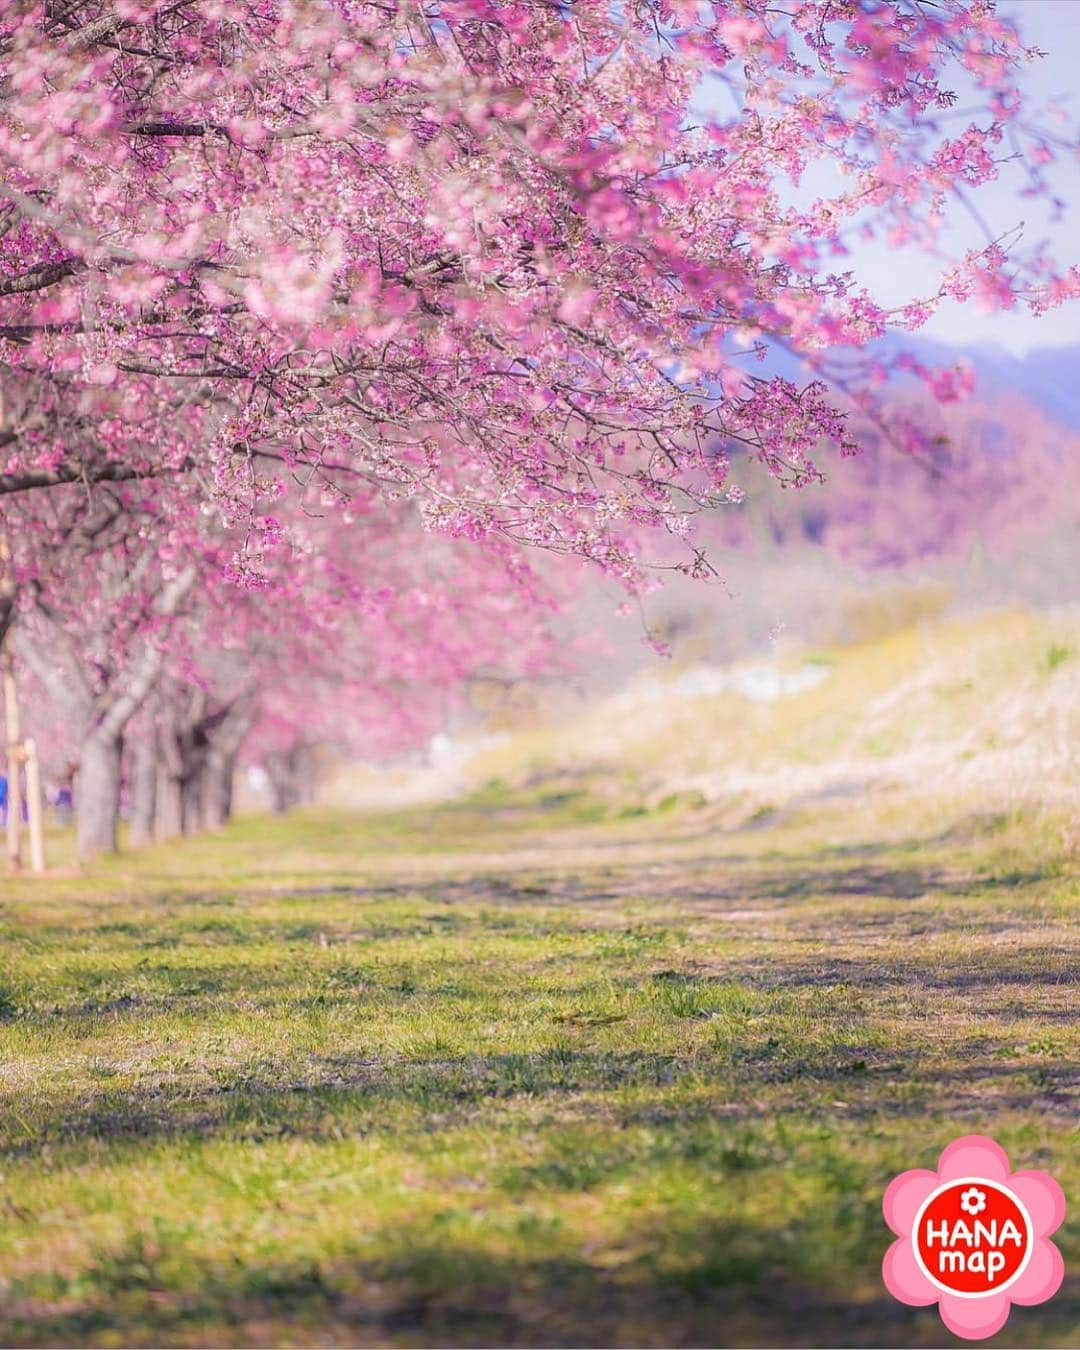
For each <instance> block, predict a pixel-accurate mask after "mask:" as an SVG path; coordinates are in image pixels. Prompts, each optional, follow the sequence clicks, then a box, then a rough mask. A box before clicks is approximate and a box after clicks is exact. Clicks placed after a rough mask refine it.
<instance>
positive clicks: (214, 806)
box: [202, 746, 236, 830]
mask: <svg viewBox="0 0 1080 1350" xmlns="http://www.w3.org/2000/svg"><path fill="white" fill-rule="evenodd" d="M235 773H236V755H235V754H230V753H228V752H227V751H224V750H221V749H218V748H216V747H213V746H212V747H211V749H210V753H209V754H208V755H207V757H206V768H205V769H204V771H203V776H202V818H203V825H204V826H205V827H206V829H208V830H220V829H221V828H222V827H223V826H225V825H227V824H228V823H229V818H230V817H231V816H232V797H233V776H234V774H235Z"/></svg>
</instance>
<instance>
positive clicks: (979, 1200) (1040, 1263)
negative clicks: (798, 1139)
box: [881, 1134, 1065, 1341]
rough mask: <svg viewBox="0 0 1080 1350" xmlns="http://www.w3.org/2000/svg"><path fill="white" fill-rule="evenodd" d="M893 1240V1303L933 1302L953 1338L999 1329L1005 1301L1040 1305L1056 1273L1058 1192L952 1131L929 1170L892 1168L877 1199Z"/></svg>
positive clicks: (991, 1145) (889, 1263) (989, 1147)
mask: <svg viewBox="0 0 1080 1350" xmlns="http://www.w3.org/2000/svg"><path fill="white" fill-rule="evenodd" d="M882 1209H883V1210H884V1212H885V1222H886V1223H887V1224H888V1225H889V1227H890V1228H891V1229H892V1231H893V1232H894V1233H895V1234H896V1236H897V1241H896V1242H894V1243H893V1244H892V1246H891V1247H890V1248H889V1250H888V1251H887V1252H886V1253H885V1260H884V1261H883V1262H882V1266H881V1273H882V1276H883V1277H884V1280H885V1287H886V1289H888V1291H889V1293H890V1294H892V1296H893V1297H894V1298H897V1299H899V1300H900V1302H901V1303H909V1304H912V1305H913V1306H915V1307H924V1306H925V1305H927V1304H929V1303H937V1305H938V1311H939V1312H940V1313H941V1320H942V1321H943V1322H944V1323H945V1325H946V1326H947V1327H948V1328H949V1330H950V1331H951V1332H953V1334H954V1335H956V1336H963V1337H964V1338H965V1339H967V1340H970V1341H978V1340H983V1339H984V1338H985V1337H987V1336H992V1335H993V1334H994V1333H995V1332H996V1331H1000V1330H1001V1328H1002V1327H1003V1326H1004V1325H1005V1322H1006V1320H1007V1318H1008V1316H1009V1308H1010V1306H1011V1305H1012V1304H1013V1303H1020V1304H1023V1305H1025V1306H1030V1305H1031V1304H1034V1303H1045V1302H1046V1300H1047V1299H1048V1298H1052V1297H1053V1296H1054V1294H1056V1293H1057V1290H1058V1287H1059V1285H1060V1284H1061V1281H1062V1277H1063V1276H1064V1274H1065V1266H1064V1263H1063V1262H1062V1259H1061V1253H1060V1252H1059V1251H1058V1249H1057V1248H1056V1247H1055V1246H1054V1244H1053V1243H1052V1242H1051V1241H1050V1234H1051V1233H1053V1232H1054V1231H1055V1230H1056V1229H1057V1228H1058V1227H1059V1226H1060V1224H1061V1221H1062V1220H1063V1219H1064V1217H1065V1196H1064V1194H1063V1193H1062V1190H1061V1187H1060V1186H1059V1185H1058V1184H1057V1182H1056V1181H1055V1180H1054V1179H1053V1177H1051V1176H1049V1175H1048V1174H1047V1173H1046V1172H1013V1171H1011V1170H1010V1167H1009V1157H1008V1154H1007V1153H1006V1152H1005V1150H1004V1149H1003V1148H1002V1147H1001V1146H1000V1144H996V1143H995V1142H994V1140H993V1139H988V1138H987V1137H986V1136H985V1135H982V1134H967V1135H964V1136H963V1137H962V1138H960V1139H954V1140H953V1142H952V1143H951V1144H950V1145H949V1146H948V1148H947V1149H946V1150H945V1151H944V1153H942V1155H941V1157H940V1158H939V1159H938V1166H937V1171H936V1172H930V1171H927V1170H926V1169H925V1168H918V1169H916V1170H914V1171H911V1172H901V1173H900V1175H899V1176H898V1177H896V1178H895V1179H894V1180H893V1181H892V1182H891V1183H890V1185H889V1188H888V1190H887V1191H886V1192H885V1197H884V1199H883V1201H882Z"/></svg>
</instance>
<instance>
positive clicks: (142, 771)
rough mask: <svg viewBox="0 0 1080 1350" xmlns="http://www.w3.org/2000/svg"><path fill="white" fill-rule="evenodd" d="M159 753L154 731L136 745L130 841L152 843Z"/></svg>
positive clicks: (151, 730)
mask: <svg viewBox="0 0 1080 1350" xmlns="http://www.w3.org/2000/svg"><path fill="white" fill-rule="evenodd" d="M157 777H158V753H157V737H156V735H155V734H154V731H153V729H152V728H150V729H149V730H148V731H147V733H146V735H144V736H143V737H142V738H141V739H140V740H139V741H138V742H137V743H136V745H135V750H134V753H133V755H132V762H131V842H132V844H133V845H134V846H135V847H141V846H142V845H143V844H149V843H150V842H151V840H152V839H153V837H154V819H155V816H156V814H157Z"/></svg>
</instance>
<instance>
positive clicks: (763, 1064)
mask: <svg viewBox="0 0 1080 1350" xmlns="http://www.w3.org/2000/svg"><path fill="white" fill-rule="evenodd" d="M719 1025H721V1026H722V1021H721V1023H719ZM718 1034H720V1035H721V1040H720V1042H719V1043H718V1044H717V1047H716V1049H715V1050H714V1051H712V1052H708V1051H702V1052H698V1053H696V1054H695V1055H694V1056H693V1057H679V1056H675V1055H665V1054H655V1053H647V1052H643V1051H630V1052H626V1053H616V1052H592V1051H571V1050H547V1051H540V1052H536V1053H529V1054H502V1055H467V1056H462V1057H459V1058H451V1059H439V1060H414V1061H393V1060H390V1061H377V1060H357V1059H352V1058H347V1057H341V1058H332V1057H311V1058H309V1059H308V1060H307V1061H306V1068H305V1070H304V1072H303V1073H301V1074H296V1072H295V1070H294V1069H293V1070H292V1071H291V1072H290V1070H289V1069H287V1068H285V1067H283V1066H282V1065H280V1064H272V1063H268V1064H265V1065H263V1066H259V1067H257V1068H253V1067H252V1066H250V1065H245V1066H244V1067H243V1069H242V1071H241V1070H234V1071H230V1072H229V1073H228V1074H227V1075H226V1074H224V1073H223V1074H222V1075H221V1079H220V1081H219V1082H216V1083H210V1084H205V1083H204V1084H200V1085H198V1086H197V1087H193V1085H191V1084H190V1083H184V1082H183V1081H180V1082H170V1081H165V1082H162V1083H158V1084H155V1085H153V1086H152V1087H148V1088H143V1089H130V1088H126V1087H125V1088H110V1087H109V1086H108V1083H107V1080H106V1082H104V1083H102V1084H101V1085H100V1087H99V1086H97V1085H94V1086H93V1087H91V1088H90V1089H89V1090H87V1089H84V1091H83V1093H82V1094H81V1097H80V1098H79V1099H78V1100H76V1101H65V1102H58V1103H56V1104H55V1106H54V1108H53V1109H52V1110H51V1111H50V1112H49V1113H48V1114H46V1115H45V1116H44V1118H43V1119H40V1118H39V1120H37V1121H35V1124H34V1125H33V1126H27V1125H26V1122H25V1118H24V1117H23V1116H21V1115H20V1114H19V1113H18V1112H13V1113H6V1114H7V1117H8V1118H7V1120H6V1121H5V1123H4V1127H3V1128H2V1130H0V1159H2V1158H4V1157H5V1156H6V1157H8V1158H10V1159H12V1160H15V1159H18V1158H30V1157H36V1156H39V1155H41V1154H42V1153H45V1152H48V1150H49V1149H51V1148H52V1147H53V1146H54V1145H78V1144H80V1143H89V1142H92V1143H94V1144H95V1145H98V1144H106V1145H108V1144H118V1145H122V1144H124V1143H125V1142H133V1141H137V1143H138V1145H139V1146H140V1147H143V1146H145V1145H147V1144H154V1143H157V1142H160V1141H170V1140H171V1141H176V1140H182V1139H201V1138H209V1137H213V1136H218V1135H224V1136H227V1137H229V1138H234V1139H243V1140H246V1141H263V1140H269V1139H276V1138H288V1137H303V1138H309V1139H322V1138H340V1137H341V1136H342V1135H348V1134H354V1135H363V1134H369V1133H375V1132H379V1131H386V1130H389V1129H393V1130H395V1131H400V1130H403V1129H408V1128H418V1127H417V1126H415V1125H413V1126H408V1125H406V1124H405V1123H404V1121H405V1119H406V1118H405V1117H403V1116H401V1114H400V1113H401V1112H402V1108H406V1107H407V1108H411V1111H412V1113H413V1116H414V1118H415V1117H416V1116H417V1115H418V1116H419V1118H420V1119H421V1120H425V1119H429V1118H431V1117H432V1116H434V1117H435V1118H437V1119H438V1120H439V1122H440V1127H441V1128H453V1127H455V1126H457V1125H462V1124H466V1123H468V1122H469V1121H471V1120H473V1119H474V1118H475V1115H476V1112H477V1110H478V1109H480V1108H482V1107H484V1106H497V1105H498V1104H499V1103H501V1102H511V1101H513V1102H518V1103H520V1102H523V1101H525V1100H528V1099H532V1100H535V1101H542V1102H545V1103H548V1104H550V1106H551V1108H552V1109H554V1110H557V1111H559V1112H560V1114H561V1117H562V1118H563V1119H564V1120H567V1121H570V1120H572V1119H574V1117H575V1116H580V1115H581V1114H582V1113H585V1114H586V1115H587V1114H589V1113H590V1112H593V1111H595V1110H596V1109H597V1104H598V1100H599V1099H600V1098H604V1097H605V1096H606V1100H607V1103H608V1107H607V1108H606V1109H609V1110H610V1112H612V1113H613V1114H614V1115H615V1116H616V1117H617V1118H618V1119H619V1120H621V1121H622V1122H623V1123H624V1124H629V1123H632V1122H634V1121H639V1122H642V1121H653V1122H656V1123H660V1122H662V1123H665V1124H666V1125H668V1126H670V1125H672V1124H673V1123H678V1122H685V1123H686V1124H688V1125H690V1124H693V1123H694V1122H695V1121H700V1120H701V1119H703V1118H712V1119H723V1120H730V1121H737V1120H754V1119H757V1120H759V1121H760V1120H762V1119H775V1118H780V1117H783V1116H784V1115H791V1116H792V1117H799V1118H801V1117H805V1116H807V1115H808V1114H810V1115H814V1114H819V1115H827V1114H829V1112H830V1111H831V1109H832V1107H833V1106H835V1102H833V1101H832V1098H833V1097H834V1096H836V1095H837V1093H842V1095H843V1096H844V1098H845V1103H844V1105H845V1106H850V1108H851V1109H852V1110H854V1111H855V1112H856V1113H857V1114H859V1115H861V1116H867V1115H879V1116H908V1115H911V1114H925V1113H926V1112H927V1111H928V1110H931V1109H932V1110H933V1111H934V1112H935V1113H939V1114H940V1113H942V1112H945V1113H950V1112H951V1113H952V1114H954V1115H960V1114H965V1115H966V1114H968V1113H970V1111H971V1110H973V1109H975V1108H977V1107H979V1106H980V1104H981V1105H982V1107H983V1108H985V1107H986V1106H987V1105H992V1108H993V1109H994V1110H995V1111H998V1110H1007V1109H1014V1110H1027V1111H1030V1110H1033V1109H1039V1110H1041V1111H1044V1112H1047V1111H1050V1112H1055V1111H1058V1110H1062V1111H1065V1112H1068V1111H1069V1109H1070V1092H1071V1090H1072V1089H1074V1088H1075V1086H1076V1084H1077V1081H1078V1066H1077V1065H1076V1064H1071V1063H1065V1062H1062V1061H1061V1060H1057V1059H1055V1060H1052V1061H1050V1062H1047V1061H1046V1060H1045V1059H1044V1058H1040V1057H1033V1056H1031V1055H1029V1056H1027V1057H1026V1058H1024V1057H1023V1056H1022V1054H1019V1053H1018V1055H1017V1057H1016V1059H1014V1060H1011V1061H1010V1062H1008V1063H1003V1062H1001V1060H1000V1059H997V1060H995V1059H993V1058H991V1056H992V1055H993V1054H994V1047H993V1045H992V1044H991V1043H990V1042H988V1041H979V1040H976V1039H973V1040H969V1041H968V1042H967V1043H966V1044H965V1045H964V1047H963V1050H964V1059H963V1063H962V1064H960V1065H958V1066H957V1067H955V1068H948V1067H943V1066H942V1065H941V1063H940V1060H939V1058H938V1057H937V1056H936V1054H934V1052H933V1047H932V1046H931V1047H927V1046H907V1047H903V1046H890V1047H882V1046H880V1045H873V1044H865V1045H863V1044H859V1043H853V1042H844V1043H828V1042H826V1043H822V1044H814V1043H808V1042H807V1041H806V1040H805V1039H803V1038H798V1037H789V1036H788V1035H786V1034H785V1033H784V1031H783V1029H782V1028H781V1029H779V1030H778V1032H777V1034H776V1035H764V1034H762V1033H760V1032H759V1033H748V1034H746V1035H745V1036H743V1035H742V1034H741V1033H736V1034H735V1035H734V1036H732V1035H730V1034H727V1033H722V1032H721V1033H718ZM673 1085H681V1086H682V1087H684V1088H686V1089H687V1094H686V1096H685V1097H684V1098H683V1099H678V1098H676V1100H675V1101H673V1102H672V1103H671V1104H670V1105H665V1104H664V1103H663V1096H664V1094H665V1093H666V1092H668V1091H670V1089H671V1088H672V1087H673ZM784 1085H790V1086H793V1087H794V1088H796V1089H798V1091H796V1093H795V1094H794V1095H793V1096H791V1098H790V1100H786V1099H782V1100H772V1101H770V1102H769V1103H768V1104H764V1103H762V1102H760V1101H757V1100H756V1099H755V1093H757V1092H759V1091H760V1090H762V1089H766V1088H769V1087H777V1086H779V1087H783V1086H784ZM649 1089H656V1090H657V1096H656V1097H655V1098H654V1099H653V1100H651V1101H649V1102H647V1103H645V1104H641V1103H640V1102H639V1103H638V1104H637V1105H634V1104H633V1103H632V1102H631V1101H630V1100H629V1099H627V1098H624V1097H620V1096H619V1094H620V1093H623V1092H625V1091H626V1090H645V1091H646V1094H647V1092H648V1090H649ZM698 1089H701V1091H700V1092H698V1091H697V1090H698ZM815 1089H820V1095H819V1097H818V1098H815V1097H814V1092H815ZM419 1128H422V1126H421V1127H419Z"/></svg>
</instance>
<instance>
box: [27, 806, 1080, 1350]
mask: <svg viewBox="0 0 1080 1350" xmlns="http://www.w3.org/2000/svg"><path fill="white" fill-rule="evenodd" d="M890 810H891V811H892V814H891V815H889V816H888V818H878V817H876V816H874V815H873V814H872V813H871V812H869V811H868V810H866V811H863V812H862V813H861V814H860V813H859V812H853V811H852V810H851V808H850V807H845V808H844V809H843V810H842V811H841V810H840V809H839V808H838V807H834V808H832V813H831V814H830V813H829V812H828V811H827V810H826V808H825V807H823V808H822V810H821V811H820V812H819V813H818V814H816V815H813V816H811V815H804V816H802V817H801V818H799V819H796V820H793V821H791V822H789V823H788V824H786V825H782V826H780V825H777V826H775V827H770V826H768V825H766V826H764V827H755V828H753V829H750V830H743V831H736V832H723V831H720V830H718V829H717V828H716V827H715V825H714V824H712V823H711V822H710V820H709V819H708V817H707V815H705V814H702V813H694V812H683V813H675V814H674V815H670V814H667V815H665V816H664V817H663V818H662V819H660V818H648V819H642V820H634V821H629V820H624V821H619V820H617V819H613V820H609V821H608V822H606V823H596V822H591V821H590V819H589V818H588V817H589V813H588V812H584V813H579V814H576V815H575V814H574V813H573V812H571V811H569V810H567V809H565V808H563V807H559V808H557V809H555V811H554V814H552V813H551V809H550V808H549V810H548V811H545V809H544V808H543V807H542V806H538V805H534V806H531V807H526V806H521V805H519V806H517V807H516V808H514V809H513V810H510V809H508V808H507V809H502V808H500V807H499V805H498V803H487V804H478V803H472V804H470V805H466V806H455V807H447V808H439V809H425V810H417V811H414V812H411V813H396V814H393V815H383V816H366V817H361V816H352V815H348V814H344V813H337V814H330V815H321V814H319V815H317V814H308V815H299V816H297V817H295V818H294V819H290V820H287V821H284V822H283V821H272V822H271V821H267V820H254V819H253V820H250V821H242V822H240V823H238V824H237V825H235V826H234V827H232V829H231V830H230V831H229V832H227V833H226V834H225V835H223V836H221V837H219V838H216V839H208V840H201V841H197V842H194V843H192V844H189V845H184V846H179V847H175V848H172V849H169V850H151V851H149V852H147V853H146V854H144V855H142V856H141V857H139V858H131V859H124V860H121V861H119V862H113V863H109V864H105V865H103V866H102V867H101V868H99V869H98V870H97V871H96V872H94V873H93V874H91V875H88V876H86V877H77V876H68V877H62V878H57V879H49V880H47V881H45V882H34V881H32V880H24V881H20V882H18V883H11V882H7V883H4V884H3V887H2V889H0V942H2V947H0V1058H2V1064H3V1074H2V1079H0V1173H2V1174H3V1178H2V1181H0V1216H2V1222H0V1280H2V1287H0V1295H2V1299H0V1341H2V1342H3V1343H5V1344H58V1343H60V1344H69V1343H86V1344H114V1345H130V1344H138V1343H166V1344H214V1343H252V1344H271V1343H272V1344H307V1343H311V1342H312V1341H319V1342H320V1343H340V1344H388V1343H389V1344H397V1345H403V1346H408V1345H420V1344H433V1343H438V1344H463V1345H464V1344H515V1345H538V1344H567V1345H569V1344H596V1345H599V1344H615V1343H629V1344H649V1345H683V1344H800V1345H827V1344H848V1345H914V1344H923V1345H936V1344H941V1343H942V1341H943V1340H945V1339H947V1334H946V1333H944V1332H943V1330H942V1329H941V1326H940V1323H939V1322H938V1321H937V1319H936V1315H935V1314H934V1313H933V1310H922V1311H920V1310H915V1309H908V1308H904V1307H901V1306H900V1305H899V1304H896V1303H894V1302H893V1301H892V1300H890V1299H889V1298H888V1297H887V1295H886V1294H885V1292H884V1290H883V1288H882V1286H881V1283H880V1277H879V1268H880V1260H881V1256H882V1253H883V1252H884V1250H885V1248H886V1246H887V1245H888V1241H889V1235H888V1233H887V1231H886V1230H885V1228H884V1226H883V1223H882V1220H881V1213H880V1197H881V1192H882V1190H883V1189H884V1186H885V1185H886V1183H887V1182H888V1180H889V1178H890V1177H891V1176H892V1175H893V1174H894V1173H895V1172H896V1171H898V1170H901V1169H903V1168H905V1167H913V1166H932V1165H934V1163H935V1161H936V1156H937V1152H938V1150H939V1149H940V1148H941V1147H942V1146H944V1144H945V1143H947V1142H948V1141H949V1139H950V1138H952V1137H953V1136H955V1135H956V1134H958V1133H961V1132H968V1131H980V1132H987V1133H992V1134H994V1135H995V1136H996V1137H997V1138H998V1139H999V1140H1000V1141H1001V1142H1002V1143H1003V1144H1004V1145H1005V1146H1006V1148H1008V1149H1009V1150H1010V1152H1011V1154H1012V1156H1013V1161H1014V1165H1016V1166H1041V1167H1047V1168H1049V1169H1050V1170H1051V1171H1053V1172H1054V1173H1055V1174H1056V1175H1057V1176H1058V1177H1059V1179H1060V1180H1061V1181H1062V1183H1063V1185H1064V1186H1065V1188H1066V1191H1067V1192H1068V1193H1069V1194H1071V1195H1073V1196H1075V1195H1076V1194H1077V1188H1076V1180H1077V1171H1078V1168H1077V1164H1076V1161H1075V1159H1076V1154H1077V1149H1076V1144H1077V1131H1076V1122H1077V1115H1076V1105H1077V1096H1076V1090H1077V1079H1076V1061H1077V1036H1076V1024H1075V1010H1076V992H1077V960H1076V956H1077V952H1076V928H1075V919H1076V900H1077V889H1076V876H1075V869H1074V866H1073V863H1072V862H1071V861H1070V856H1069V851H1068V847H1067V841H1068V839H1069V837H1070V836H1069V831H1068V829H1067V827H1066V825H1065V823H1064V822H1062V821H1060V820H1056V819H1054V818H1053V817H1047V816H1038V815H1036V816H1022V815H1021V816H1014V817H1007V818H993V819H991V818H985V817H979V816H970V815H966V814H965V813H964V811H963V810H962V809H960V808H959V807H958V808H957V810H956V812H955V813H954V815H953V817H952V818H951V819H942V818H940V817H939V818H938V819H937V820H936V821H935V822H934V825H933V828H930V827H929V824H928V822H927V821H926V820H925V819H923V818H922V817H921V816H920V814H919V812H918V811H917V810H915V809H912V810H911V811H910V812H908V814H907V815H905V814H904V813H903V812H902V811H900V809H899V808H890ZM1063 841H1064V842H1063ZM1059 1240H1060V1243H1061V1246H1062V1248H1063V1250H1064V1252H1065V1257H1066V1263H1067V1266H1068V1267H1069V1268H1070V1269H1073V1270H1075V1269H1076V1268H1077V1262H1078V1261H1080V1242H1078V1235H1077V1229H1076V1225H1075V1221H1074V1220H1073V1219H1070V1220H1069V1221H1068V1225H1067V1227H1066V1229H1065V1230H1064V1231H1063V1232H1062V1234H1061V1235H1060V1239H1059ZM1070 1280H1071V1283H1069V1284H1067V1286H1066V1288H1065V1290H1063V1292H1062V1293H1061V1294H1060V1295H1059V1296H1058V1298H1057V1299H1056V1300H1055V1301H1054V1302H1052V1303H1050V1304H1048V1305H1045V1306H1043V1307H1041V1308H1034V1309H1016V1310H1014V1313H1013V1316H1012V1319H1011V1320H1010V1323H1009V1325H1008V1327H1007V1329H1006V1331H1005V1332H1004V1333H1002V1335H1001V1336H1000V1337H999V1338H998V1341H999V1343H1001V1344H1017V1345H1020V1344H1023V1345H1048V1346H1051V1345H1053V1346H1065V1345H1070V1344H1074V1343H1075V1342H1076V1340H1077V1335H1078V1313H1077V1297H1076V1295H1077V1287H1076V1283H1075V1277H1070Z"/></svg>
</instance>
